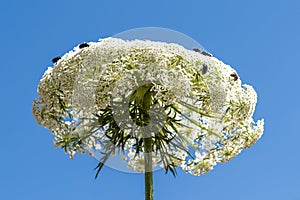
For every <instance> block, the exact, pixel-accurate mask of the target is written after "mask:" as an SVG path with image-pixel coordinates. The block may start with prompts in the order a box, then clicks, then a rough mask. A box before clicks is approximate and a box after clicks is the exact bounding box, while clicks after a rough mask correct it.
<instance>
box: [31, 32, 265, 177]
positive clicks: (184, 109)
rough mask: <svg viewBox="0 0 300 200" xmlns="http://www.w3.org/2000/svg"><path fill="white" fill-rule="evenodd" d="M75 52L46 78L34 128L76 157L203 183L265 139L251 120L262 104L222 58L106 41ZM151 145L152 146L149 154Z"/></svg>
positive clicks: (36, 103) (146, 44)
mask: <svg viewBox="0 0 300 200" xmlns="http://www.w3.org/2000/svg"><path fill="white" fill-rule="evenodd" d="M87 46H88V47H87V48H79V47H76V48H74V50H73V51H70V52H69V53H67V54H65V55H64V56H63V57H62V58H61V59H60V60H59V61H58V62H57V63H56V64H55V65H54V67H53V68H51V67H49V68H48V70H47V71H46V72H45V74H44V75H43V77H42V79H41V81H40V84H39V87H38V95H39V99H36V100H35V101H34V104H33V114H34V116H35V119H36V120H37V122H38V123H39V124H40V125H42V126H44V127H46V128H48V129H49V130H50V131H51V132H52V133H53V134H54V136H55V139H54V142H55V145H56V146H58V147H62V148H63V149H64V150H65V152H66V153H68V154H69V155H70V156H71V157H73V156H74V154H75V152H80V153H84V152H85V150H89V151H90V153H91V154H93V155H95V154H98V156H99V155H103V156H102V157H101V158H99V159H101V161H103V163H104V162H105V161H106V160H107V158H108V157H109V156H111V155H113V154H114V153H115V152H117V151H118V150H121V151H122V152H123V159H124V160H126V161H127V162H128V166H129V167H130V168H132V169H133V170H135V171H139V172H144V169H145V168H144V155H145V154H147V153H150V154H152V156H151V157H152V162H153V165H154V166H161V167H162V168H165V169H166V170H168V169H170V170H172V169H174V168H175V167H178V166H180V167H182V168H183V169H184V170H185V171H187V172H189V173H191V174H194V175H201V174H205V173H207V172H208V171H210V170H212V169H213V167H214V165H216V164H217V163H218V162H226V161H229V160H231V159H232V158H233V157H235V156H236V155H237V154H239V153H240V152H241V150H242V149H244V148H249V147H251V146H252V145H253V144H254V143H255V142H256V141H257V140H258V139H259V138H260V137H261V135H262V133H263V126H264V122H263V120H259V121H258V122H254V121H253V119H252V116H253V113H254V109H255V105H256V101H257V95H256V92H255V91H254V89H253V88H252V87H251V86H249V85H242V83H241V80H240V79H239V78H238V75H237V72H236V71H235V70H234V69H232V68H231V67H230V66H229V65H226V64H224V63H223V62H221V61H219V60H218V59H217V58H214V57H210V56H206V55H203V54H200V53H198V52H195V51H192V50H187V49H185V48H183V47H182V46H180V45H177V44H168V43H163V42H153V41H148V40H147V41H143V40H134V41H124V40H121V39H115V38H107V39H102V40H100V41H99V42H91V43H88V45H87ZM144 138H151V141H152V150H151V151H148V152H147V151H146V149H145V145H144V143H143V139H144Z"/></svg>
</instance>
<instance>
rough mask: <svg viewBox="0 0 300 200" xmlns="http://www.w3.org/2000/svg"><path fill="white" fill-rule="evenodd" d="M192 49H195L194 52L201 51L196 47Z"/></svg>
mask: <svg viewBox="0 0 300 200" xmlns="http://www.w3.org/2000/svg"><path fill="white" fill-rule="evenodd" d="M193 51H195V52H199V53H200V52H201V50H200V49H198V48H195V49H193Z"/></svg>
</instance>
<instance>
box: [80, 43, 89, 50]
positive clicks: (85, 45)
mask: <svg viewBox="0 0 300 200" xmlns="http://www.w3.org/2000/svg"><path fill="white" fill-rule="evenodd" d="M89 46H90V45H89V44H88V43H82V44H80V45H79V49H83V48H85V47H89Z"/></svg>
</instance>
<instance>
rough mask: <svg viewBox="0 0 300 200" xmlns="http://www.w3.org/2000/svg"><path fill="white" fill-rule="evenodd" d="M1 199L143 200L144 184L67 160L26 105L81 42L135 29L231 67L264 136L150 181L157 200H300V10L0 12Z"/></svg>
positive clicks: (151, 6)
mask: <svg viewBox="0 0 300 200" xmlns="http://www.w3.org/2000/svg"><path fill="white" fill-rule="evenodd" d="M0 11H1V12H0V25H1V31H0V36H1V37H0V41H1V43H0V45H1V48H0V57H1V68H0V71H1V79H0V83H1V92H2V93H1V99H0V101H1V103H0V105H1V110H2V115H1V126H2V130H1V139H2V140H1V145H0V148H1V160H0V162H1V164H0V198H1V199H5V200H10V199H12V200H17V199H24V200H40V199H43V200H48V199H66V198H69V199H73V200H79V199H83V198H84V199H112V200H113V199H124V200H127V199H130V200H135V199H137V200H140V199H143V198H144V197H143V194H144V186H143V183H144V182H143V181H144V180H143V176H142V175H137V174H135V175H133V174H128V173H122V172H119V171H116V170H113V169H110V168H108V167H105V168H104V169H103V171H102V172H101V174H100V177H99V178H98V179H97V180H94V171H93V168H94V167H95V166H96V165H97V161H96V160H95V159H93V158H91V157H88V156H86V155H79V156H77V157H75V159H74V160H69V158H68V156H67V155H65V154H64V153H63V152H62V150H61V149H54V147H53V143H52V138H53V137H52V135H51V134H50V132H49V131H48V130H46V129H44V128H43V127H40V126H39V125H37V124H36V122H35V120H34V118H33V116H32V114H31V105H32V100H33V99H34V98H35V97H37V94H36V88H37V85H38V82H39V79H40V78H41V75H42V74H43V72H44V71H45V70H46V69H47V67H48V66H49V65H51V59H52V58H53V57H55V56H57V55H62V54H64V53H65V52H67V51H69V50H70V49H72V48H73V46H76V45H77V44H79V43H82V42H84V41H97V40H98V38H100V37H108V36H112V35H114V34H116V33H119V32H121V31H125V30H128V29H132V28H137V27H147V26H155V27H165V28H170V29H173V30H176V31H179V32H182V33H184V34H186V35H188V36H190V37H192V38H193V39H195V40H196V41H198V42H199V43H200V44H201V45H202V46H204V47H205V48H206V49H207V50H208V51H210V52H212V53H213V54H214V55H215V56H216V57H218V58H219V59H221V60H223V61H224V62H226V63H229V64H230V65H232V66H233V67H234V68H235V69H236V70H237V71H238V73H239V75H240V77H241V79H242V80H243V82H245V83H249V84H251V85H253V86H254V87H255V89H256V91H257V93H258V97H259V100H258V104H257V109H256V112H255V116H254V117H255V119H260V118H261V117H263V118H265V123H266V124H265V133H264V136H263V137H262V139H261V140H260V141H259V142H258V143H257V144H255V145H254V146H253V147H252V148H251V149H248V150H245V151H243V152H242V153H241V154H240V155H239V156H238V157H236V158H235V159H234V160H232V161H231V162H229V163H225V164H220V165H218V166H217V167H215V169H214V170H213V171H211V172H210V173H208V174H207V175H204V176H200V177H193V176H191V175H188V174H185V173H183V172H182V171H181V170H178V172H179V173H178V176H177V177H176V178H175V179H174V178H173V177H172V176H171V175H165V174H164V172H163V171H156V172H155V173H154V181H155V184H154V190H155V200H164V199H173V200H182V199H200V200H201V199H210V200H215V199H224V200H227V199H228V200H229V199H230V200H241V199H242V200H250V199H251V200H252V199H255V200H265V199H272V200H282V199H288V200H299V199H300V192H299V188H300V171H299V169H300V156H299V153H300V150H299V147H298V145H299V141H300V131H299V113H300V106H299V102H300V90H299V86H300V84H299V73H300V62H299V58H300V48H299V46H300V37H299V35H300V25H299V21H300V1H298V0H272V1H271V0H252V1H240V0H212V1H208V0H207V1H196V0H195V1H189V0H186V1H176V0H172V1H171V0H166V1H163V0H160V1H157V0H152V1H130V0H128V1H116V0H111V1H105V2H104V1H96V0H86V1H78V0H73V1H66V0H52V1H38V0H27V1H20V0H11V1H2V2H1V3H0Z"/></svg>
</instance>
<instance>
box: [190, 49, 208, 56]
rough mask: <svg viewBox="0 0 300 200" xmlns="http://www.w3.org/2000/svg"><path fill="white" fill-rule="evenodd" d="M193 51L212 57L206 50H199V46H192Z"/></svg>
mask: <svg viewBox="0 0 300 200" xmlns="http://www.w3.org/2000/svg"><path fill="white" fill-rule="evenodd" d="M193 51H195V52H198V53H201V54H202V55H205V56H209V57H212V55H211V54H210V53H208V52H206V51H201V50H200V49H199V48H194V49H193Z"/></svg>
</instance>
